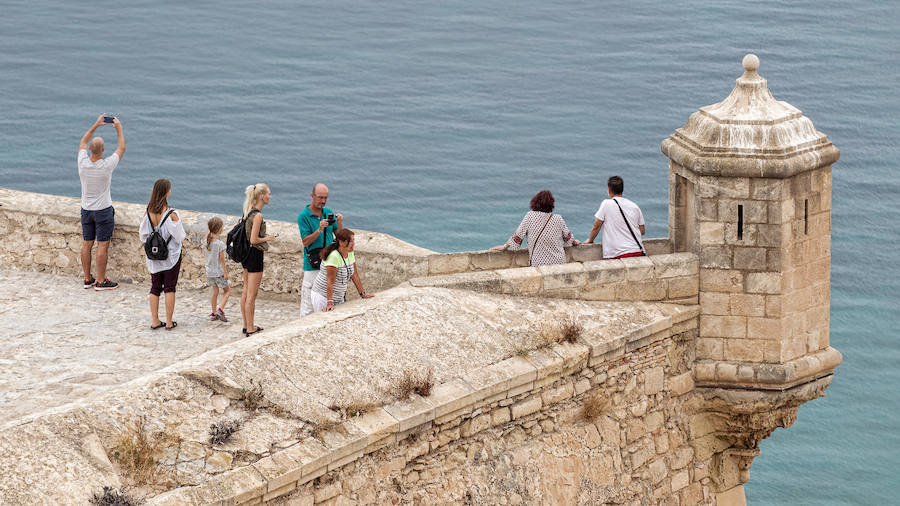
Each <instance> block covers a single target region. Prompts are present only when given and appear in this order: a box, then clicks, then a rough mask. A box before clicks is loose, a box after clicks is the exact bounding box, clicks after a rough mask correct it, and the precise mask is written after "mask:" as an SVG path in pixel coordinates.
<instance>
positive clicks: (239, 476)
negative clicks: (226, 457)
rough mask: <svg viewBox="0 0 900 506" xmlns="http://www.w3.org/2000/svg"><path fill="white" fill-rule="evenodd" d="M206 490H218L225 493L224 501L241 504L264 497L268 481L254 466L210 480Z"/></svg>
mask: <svg viewBox="0 0 900 506" xmlns="http://www.w3.org/2000/svg"><path fill="white" fill-rule="evenodd" d="M204 488H218V489H220V490H222V491H223V499H225V500H231V501H234V503H237V504H240V503H242V502H247V501H249V500H250V499H254V498H256V497H261V496H264V495H265V493H266V480H265V479H264V478H263V477H262V476H261V475H260V474H259V472H258V471H257V470H256V469H254V468H253V467H252V466H247V467H241V468H239V469H235V470H232V471H229V472H227V473H222V474H220V475H217V476H214V477H212V478H210V480H209V481H208V482H207V485H206V486H205V487H204Z"/></svg>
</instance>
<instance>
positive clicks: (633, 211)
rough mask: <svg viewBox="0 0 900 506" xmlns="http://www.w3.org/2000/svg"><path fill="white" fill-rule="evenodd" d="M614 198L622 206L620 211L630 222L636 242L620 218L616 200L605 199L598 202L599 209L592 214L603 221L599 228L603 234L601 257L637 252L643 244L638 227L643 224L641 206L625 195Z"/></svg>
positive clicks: (613, 256)
mask: <svg viewBox="0 0 900 506" xmlns="http://www.w3.org/2000/svg"><path fill="white" fill-rule="evenodd" d="M615 199H616V201H617V202H618V203H619V205H621V206H622V211H624V212H625V216H626V217H627V218H628V223H630V224H631V230H633V231H634V235H635V237H637V240H638V243H635V242H634V237H632V236H631V232H629V231H628V226H627V225H626V224H625V220H623V219H622V213H621V212H619V206H617V205H616V202H613V199H606V200H604V201H603V203H601V204H600V209H598V210H597V214H595V215H594V218H597V219H598V220H601V221H603V228H602V229H600V231H601V233H602V234H603V236H602V241H603V258H615V257H617V256H619V255H624V254H625V253H637V252H638V251H641V248H643V246H644V242H643V240H642V239H641V228H640V226H641V225H643V224H644V215H643V214H642V213H641V208H639V207H638V206H637V204H635V203H634V202H632V201H630V200H628V199H626V198H625V197H615Z"/></svg>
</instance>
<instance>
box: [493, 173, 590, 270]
mask: <svg viewBox="0 0 900 506" xmlns="http://www.w3.org/2000/svg"><path fill="white" fill-rule="evenodd" d="M554 203H555V200H554V199H553V194H552V193H550V192H549V191H548V190H541V191H539V192H538V193H537V195H535V196H534V197H532V199H531V211H528V212H527V213H525V217H524V218H522V223H521V224H519V228H517V229H516V233H515V234H513V235H512V237H510V238H509V240H508V241H506V244H502V245H500V246H494V247H493V248H491V249H493V250H496V251H503V250H506V249H512V250H513V251H516V250H518V249H519V248H521V247H522V241H523V240H524V239H525V238H528V257H529V259H530V260H531V265H533V266H535V267H536V266H538V265H553V264H564V263H566V252H565V250H564V249H563V247H564V246H578V245H579V244H581V242H579V241H577V240H575V239H574V238H573V237H572V232H570V231H569V227H567V226H566V221H565V220H564V219H563V217H562V216H560V215H558V214H553V204H554ZM532 238H533V239H532Z"/></svg>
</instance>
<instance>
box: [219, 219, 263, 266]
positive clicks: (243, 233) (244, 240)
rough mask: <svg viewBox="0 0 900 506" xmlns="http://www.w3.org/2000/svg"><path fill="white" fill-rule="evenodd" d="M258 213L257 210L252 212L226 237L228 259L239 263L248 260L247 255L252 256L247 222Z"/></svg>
mask: <svg viewBox="0 0 900 506" xmlns="http://www.w3.org/2000/svg"><path fill="white" fill-rule="evenodd" d="M258 212H259V211H257V210H256V209H253V210H251V211H250V212H249V213H248V214H247V216H245V217H243V218H241V221H239V222H238V223H237V225H235V226H234V228H232V229H231V231H230V232H228V235H227V236H226V237H225V253H227V254H228V258H230V259H232V260H234V261H235V262H237V263H241V262H243V261H244V260H246V259H247V255H249V254H250V248H251V247H252V246H250V238H249V237H247V220H249V219H250V217H251V216H253V213H258Z"/></svg>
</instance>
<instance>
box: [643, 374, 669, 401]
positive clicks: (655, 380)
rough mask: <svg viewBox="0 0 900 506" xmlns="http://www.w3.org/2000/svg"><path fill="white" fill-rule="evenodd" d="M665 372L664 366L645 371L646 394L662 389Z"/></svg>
mask: <svg viewBox="0 0 900 506" xmlns="http://www.w3.org/2000/svg"><path fill="white" fill-rule="evenodd" d="M665 379H666V378H665V373H664V371H663V368H662V367H653V368H651V369H648V370H647V371H646V372H644V394H645V395H653V394H656V393H659V392H661V391H662V389H663V386H664V385H665Z"/></svg>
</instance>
